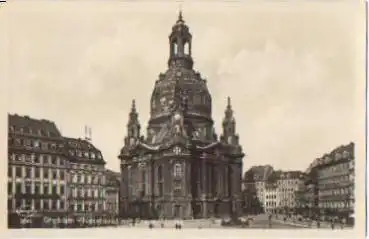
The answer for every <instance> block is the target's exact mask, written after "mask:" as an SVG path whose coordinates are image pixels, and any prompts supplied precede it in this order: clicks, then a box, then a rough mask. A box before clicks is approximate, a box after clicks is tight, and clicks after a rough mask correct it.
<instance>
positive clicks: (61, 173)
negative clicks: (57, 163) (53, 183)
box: [59, 171, 64, 180]
mask: <svg viewBox="0 0 369 239" xmlns="http://www.w3.org/2000/svg"><path fill="white" fill-rule="evenodd" d="M59 173H60V180H64V172H63V171H59Z"/></svg>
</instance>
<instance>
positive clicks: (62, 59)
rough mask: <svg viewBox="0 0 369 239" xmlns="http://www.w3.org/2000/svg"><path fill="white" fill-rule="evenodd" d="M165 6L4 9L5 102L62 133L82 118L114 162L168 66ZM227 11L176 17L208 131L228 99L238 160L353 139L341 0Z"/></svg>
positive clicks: (352, 51) (349, 54) (297, 161)
mask: <svg viewBox="0 0 369 239" xmlns="http://www.w3.org/2000/svg"><path fill="white" fill-rule="evenodd" d="M43 6H45V5H43ZM175 7H176V6H174V7H173V9H163V8H160V9H159V8H158V9H159V10H154V9H151V10H152V11H149V10H148V9H146V10H145V9H142V8H137V9H130V8H128V7H125V6H121V7H118V8H116V7H111V8H109V7H107V6H105V5H104V7H102V8H101V9H100V8H96V9H93V8H91V9H90V8H81V9H74V10H73V11H72V10H70V9H69V8H57V9H56V8H55V9H54V8H48V9H46V6H45V9H43V10H40V9H38V10H37V9H36V8H34V9H27V11H20V10H13V13H12V14H11V15H10V18H11V19H10V20H11V22H12V28H11V29H9V39H10V40H11V46H10V50H9V59H10V61H9V63H10V64H9V73H10V78H11V80H10V81H9V86H10V88H9V92H11V93H10V94H9V106H8V108H9V111H10V112H17V113H18V114H28V115H30V116H33V117H36V118H47V119H50V120H54V121H56V123H57V125H58V126H59V127H60V128H61V129H62V133H63V134H64V135H68V136H71V137H81V136H83V135H82V133H83V127H84V125H85V124H87V125H89V126H91V127H92V134H93V142H94V144H96V146H97V147H99V148H100V149H101V150H102V152H103V154H104V157H105V159H106V160H107V161H108V167H111V168H114V169H116V170H119V161H118V159H117V157H116V156H117V153H118V151H119V149H120V148H121V147H122V144H123V138H124V136H125V135H126V123H127V120H128V113H129V111H130V106H131V101H132V99H133V98H136V102H137V108H138V112H139V118H140V122H141V124H142V132H143V133H145V127H146V125H147V121H148V118H149V111H150V108H149V107H150V103H149V102H150V98H151V92H152V90H153V87H154V84H155V80H157V78H158V75H159V73H160V72H165V70H166V68H167V65H166V64H167V58H168V53H169V48H168V35H169V33H170V30H171V26H172V24H173V23H174V21H175V19H176V15H175V12H176V9H174V8H175ZM237 9H238V10H236V8H224V9H222V11H208V10H207V11H206V12H204V11H201V9H196V8H192V9H191V8H190V7H188V8H186V13H185V14H184V17H185V20H186V22H187V23H188V25H189V27H190V30H191V32H192V34H193V57H194V60H195V68H196V70H199V71H200V73H201V75H202V76H203V77H205V78H206V79H207V80H208V81H207V82H208V88H209V90H210V92H211V93H212V99H213V119H214V120H215V123H216V130H217V132H218V134H220V132H221V128H220V122H221V120H222V117H223V116H224V109H225V106H226V97H227V96H231V97H232V104H233V107H234V110H235V116H236V121H237V131H238V133H239V135H240V140H241V144H242V146H243V148H244V150H245V151H246V154H247V155H248V157H247V158H246V159H245V163H244V165H245V168H248V167H250V166H252V165H255V164H273V165H274V166H275V167H276V168H291V169H304V166H305V165H308V164H309V163H310V161H311V160H313V158H314V157H317V156H318V155H319V154H323V153H325V152H327V151H329V150H330V149H332V148H333V147H336V146H338V145H340V144H343V143H347V142H348V141H350V140H352V138H354V133H353V130H352V129H353V128H354V127H353V125H354V123H355V122H357V121H355V120H353V118H355V117H356V118H358V116H357V111H354V109H357V108H355V107H353V106H354V100H353V98H354V90H355V87H354V84H355V81H354V80H353V79H354V78H355V74H354V67H355V64H354V62H355V60H354V59H355V56H356V55H357V52H358V50H357V49H356V48H357V47H355V44H353V42H355V41H353V39H354V38H355V37H354V36H355V34H354V33H353V32H355V28H353V27H352V26H353V25H354V20H352V19H354V18H350V17H347V18H346V17H345V18H344V20H343V18H342V16H343V15H344V14H346V15H347V14H348V13H347V11H344V12H345V13H343V11H342V10H341V11H338V10H337V12H334V13H332V12H331V11H333V10H330V11H322V12H321V11H320V10H317V9H315V10H311V9H310V10H308V9H307V8H306V10H303V9H300V12H299V14H296V13H293V12H289V11H283V10H282V9H279V8H273V9H274V10H273V11H272V10H268V11H267V10H261V9H259V10H258V11H253V10H250V9H251V8H245V9H244V10H242V11H241V10H239V8H237ZM330 9H331V8H330ZM323 36H324V37H323ZM337 116H339V117H337ZM355 132H357V131H355Z"/></svg>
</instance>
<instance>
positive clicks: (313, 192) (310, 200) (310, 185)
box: [302, 159, 319, 217]
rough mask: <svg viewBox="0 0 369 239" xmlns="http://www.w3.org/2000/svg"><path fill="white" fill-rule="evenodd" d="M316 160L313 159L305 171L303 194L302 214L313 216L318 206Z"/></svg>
mask: <svg viewBox="0 0 369 239" xmlns="http://www.w3.org/2000/svg"><path fill="white" fill-rule="evenodd" d="M317 162H318V160H317V159H316V160H314V161H313V162H312V163H311V164H310V166H309V168H308V169H307V170H306V171H305V175H306V177H305V181H304V186H305V191H304V192H303V193H302V194H303V199H302V201H303V204H304V205H303V208H304V210H303V214H304V216H308V217H314V216H316V215H317V214H318V213H319V207H318V187H317V176H316V173H317V170H316V165H317Z"/></svg>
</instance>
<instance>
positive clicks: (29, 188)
mask: <svg viewBox="0 0 369 239" xmlns="http://www.w3.org/2000/svg"><path fill="white" fill-rule="evenodd" d="M25 189H26V194H31V193H32V188H31V185H30V184H26V187H25Z"/></svg>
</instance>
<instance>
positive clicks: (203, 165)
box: [201, 159, 208, 218]
mask: <svg viewBox="0 0 369 239" xmlns="http://www.w3.org/2000/svg"><path fill="white" fill-rule="evenodd" d="M201 168H202V178H201V181H202V182H201V183H202V192H201V198H202V199H201V200H202V217H203V218H207V217H208V214H207V205H206V204H207V202H206V194H207V188H208V185H207V182H208V180H207V169H206V159H202V162H201Z"/></svg>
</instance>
